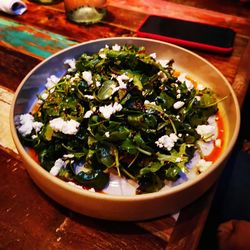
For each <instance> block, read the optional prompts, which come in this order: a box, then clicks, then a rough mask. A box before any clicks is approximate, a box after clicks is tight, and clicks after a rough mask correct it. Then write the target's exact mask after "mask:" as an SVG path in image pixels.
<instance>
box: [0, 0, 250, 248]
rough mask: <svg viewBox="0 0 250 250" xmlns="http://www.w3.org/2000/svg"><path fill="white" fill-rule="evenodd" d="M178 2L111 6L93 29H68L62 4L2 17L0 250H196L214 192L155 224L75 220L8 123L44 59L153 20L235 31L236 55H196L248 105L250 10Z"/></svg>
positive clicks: (121, 1)
mask: <svg viewBox="0 0 250 250" xmlns="http://www.w3.org/2000/svg"><path fill="white" fill-rule="evenodd" d="M175 2H179V3H180V2H181V4H177V3H174V1H163V0H154V1H150V0H145V1H133V0H127V1H125V0H109V1H108V13H109V14H108V16H107V18H106V19H105V20H104V21H103V22H101V23H99V24H97V25H92V26H83V25H76V24H73V23H70V22H68V21H67V20H66V18H65V13H64V7H63V3H59V4H56V5H50V6H48V5H47V6H45V5H38V4H34V3H31V2H26V3H27V5H28V11H27V12H26V13H25V14H23V15H21V16H18V17H15V16H10V15H7V14H5V13H0V31H1V32H0V36H1V40H0V168H1V169H0V249H165V248H166V247H167V249H178V250H180V249H188V250H190V249H196V247H197V244H198V242H199V238H200V235H201V232H202V229H203V226H204V224H205V221H206V218H207V215H208V212H209V208H210V205H211V201H212V198H213V192H212V191H211V190H210V191H208V192H207V193H206V194H204V195H203V196H202V197H201V198H200V199H199V200H197V201H195V202H194V203H193V204H191V205H190V206H188V207H186V208H184V209H182V210H181V211H180V213H179V214H177V215H174V216H173V215H172V216H165V217H163V218H159V219H155V220H150V221H144V222H136V223H132V222H130V223H129V222H124V223H123V222H109V221H102V220H98V219H93V218H89V217H86V216H82V215H79V214H76V213H74V212H72V211H69V210H67V209H66V208H63V207H61V206H60V205H58V204H56V203H55V202H54V201H52V200H51V199H50V198H48V197H47V196H46V195H45V194H44V193H42V192H41V191H40V190H39V189H38V188H37V187H36V186H35V184H34V183H33V182H32V180H31V179H30V178H29V176H28V174H27V172H26V171H25V166H24V164H23V163H22V160H21V159H20V157H19V155H18V153H17V151H16V148H15V146H14V144H13V141H12V139H11V135H10V130H9V120H8V119H9V117H8V116H9V110H10V104H11V101H12V97H13V94H14V92H15V90H16V88H17V86H18V85H19V84H20V82H21V80H22V78H23V77H24V76H25V75H26V74H27V73H28V72H29V71H30V70H31V69H32V68H33V67H34V66H35V65H37V64H38V63H39V62H40V61H41V60H43V59H44V58H46V57H48V56H50V55H51V54H53V53H55V52H57V51H58V50H61V49H63V48H65V47H68V46H72V45H74V44H77V43H79V42H84V41H88V40H91V39H96V38H103V37H114V36H135V30H136V28H137V27H138V25H139V24H140V22H141V21H142V20H143V18H144V17H145V16H146V14H147V13H154V14H161V15H166V14H167V15H168V16H171V17H180V18H183V19H189V20H198V21H201V22H209V23H212V24H220V25H225V26H228V27H231V28H233V29H234V30H235V31H236V32H237V36H236V40H235V48H234V52H233V54H232V55H231V56H220V55H215V54H209V53H204V52H202V53H201V52H198V51H195V52H197V53H199V54H200V55H202V56H203V57H205V58H206V59H207V60H209V61H210V62H211V63H212V64H214V65H215V66H216V67H217V68H218V69H219V70H221V71H222V73H223V74H224V75H225V76H226V78H227V79H228V80H229V82H230V83H231V84H232V86H233V88H234V90H235V92H236V95H237V97H238V99H239V102H240V103H241V104H242V102H243V101H244V98H245V94H246V90H247V88H248V84H249V79H250V75H249V72H250V70H249V69H250V60H249V56H250V42H249V40H250V19H248V18H247V17H250V9H249V8H245V7H244V5H242V4H240V3H237V2H236V1H232V2H230V4H229V3H228V1H225V0H224V1H219V4H218V3H216V1H211V0H210V1H202V2H201V1H200V2H199V1H198V0H197V1H188V0H187V1H175ZM224 3H228V5H225V4H224ZM191 5H194V6H191ZM195 5H196V7H195ZM197 6H198V7H197ZM216 10H217V11H218V12H216ZM223 11H224V12H225V13H222V12H223ZM240 15H241V16H240ZM244 16H245V17H244Z"/></svg>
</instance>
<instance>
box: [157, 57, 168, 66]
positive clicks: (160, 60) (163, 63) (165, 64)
mask: <svg viewBox="0 0 250 250" xmlns="http://www.w3.org/2000/svg"><path fill="white" fill-rule="evenodd" d="M157 62H158V63H160V65H161V66H162V67H163V68H165V67H167V64H168V63H169V60H166V59H158V60H157Z"/></svg>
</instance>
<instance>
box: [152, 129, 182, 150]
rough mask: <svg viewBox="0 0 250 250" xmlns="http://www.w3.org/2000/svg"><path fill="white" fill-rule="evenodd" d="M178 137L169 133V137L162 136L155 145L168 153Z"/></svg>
mask: <svg viewBox="0 0 250 250" xmlns="http://www.w3.org/2000/svg"><path fill="white" fill-rule="evenodd" d="M178 139H179V138H178V136H176V134H174V133H171V134H170V135H169V136H168V135H163V136H162V137H160V138H159V139H158V140H157V141H156V142H155V144H156V145H157V146H158V147H159V148H166V149H167V150H168V151H171V149H172V148H173V147H174V144H175V142H177V140H178Z"/></svg>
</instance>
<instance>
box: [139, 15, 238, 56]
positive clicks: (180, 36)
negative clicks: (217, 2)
mask: <svg viewBox="0 0 250 250" xmlns="http://www.w3.org/2000/svg"><path fill="white" fill-rule="evenodd" d="M137 36H140V37H147V38H153V39H158V40H162V41H166V42H170V43H174V44H177V45H180V46H184V47H189V48H194V49H201V50H206V51H212V52H215V53H220V54H230V53H231V52H232V50H233V44H234V38H235V32H234V30H232V29H230V28H226V27H222V26H215V25H211V24H205V23H199V22H193V21H186V20H182V19H176V18H169V17H163V16H156V15H149V16H147V18H146V19H145V20H144V21H143V22H142V24H141V25H140V27H139V28H138V30H137Z"/></svg>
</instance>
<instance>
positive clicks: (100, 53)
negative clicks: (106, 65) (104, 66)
mask: <svg viewBox="0 0 250 250" xmlns="http://www.w3.org/2000/svg"><path fill="white" fill-rule="evenodd" d="M99 56H100V57H101V58H102V59H106V58H107V56H106V53H105V52H102V51H101V52H99Z"/></svg>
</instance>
